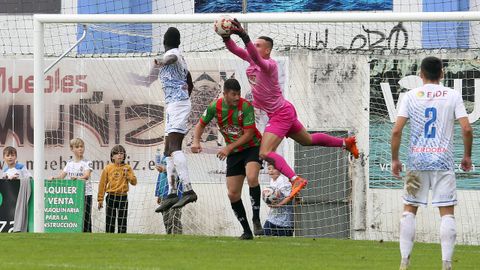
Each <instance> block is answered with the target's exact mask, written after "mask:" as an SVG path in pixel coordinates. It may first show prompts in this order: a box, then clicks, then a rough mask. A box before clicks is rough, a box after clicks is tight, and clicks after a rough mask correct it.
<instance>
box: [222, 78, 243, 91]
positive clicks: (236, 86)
mask: <svg viewBox="0 0 480 270" xmlns="http://www.w3.org/2000/svg"><path fill="white" fill-rule="evenodd" d="M240 90H241V87H240V83H239V82H238V81H237V80H236V79H228V80H226V81H225V83H224V84H223V91H225V92H229V91H236V92H240Z"/></svg>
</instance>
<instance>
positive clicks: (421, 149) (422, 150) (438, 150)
mask: <svg viewBox="0 0 480 270" xmlns="http://www.w3.org/2000/svg"><path fill="white" fill-rule="evenodd" d="M411 150H412V152H414V153H446V152H448V149H447V148H444V147H416V146H412V147H411Z"/></svg>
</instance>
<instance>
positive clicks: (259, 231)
mask: <svg viewBox="0 0 480 270" xmlns="http://www.w3.org/2000/svg"><path fill="white" fill-rule="evenodd" d="M253 233H254V234H255V235H256V236H259V235H263V228H262V223H260V220H254V221H253Z"/></svg>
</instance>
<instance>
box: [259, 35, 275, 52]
mask: <svg viewBox="0 0 480 270" xmlns="http://www.w3.org/2000/svg"><path fill="white" fill-rule="evenodd" d="M258 39H263V40H265V41H267V42H269V43H270V49H273V39H272V38H270V37H267V36H260V37H258Z"/></svg>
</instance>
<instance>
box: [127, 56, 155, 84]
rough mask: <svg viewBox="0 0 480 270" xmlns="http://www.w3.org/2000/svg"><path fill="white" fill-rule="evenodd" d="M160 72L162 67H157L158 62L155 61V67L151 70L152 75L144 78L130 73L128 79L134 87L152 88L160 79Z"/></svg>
mask: <svg viewBox="0 0 480 270" xmlns="http://www.w3.org/2000/svg"><path fill="white" fill-rule="evenodd" d="M159 72H160V66H159V65H157V60H156V59H155V60H154V65H153V67H152V68H151V69H150V73H149V74H148V75H147V76H142V75H139V74H136V73H131V72H130V73H128V74H127V77H128V79H129V80H130V82H131V83H132V84H134V85H141V86H145V87H150V85H151V84H152V83H154V82H155V81H156V80H157V79H158V73H159Z"/></svg>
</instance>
